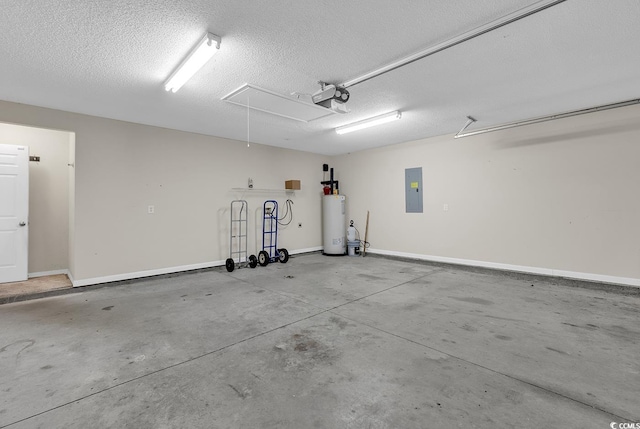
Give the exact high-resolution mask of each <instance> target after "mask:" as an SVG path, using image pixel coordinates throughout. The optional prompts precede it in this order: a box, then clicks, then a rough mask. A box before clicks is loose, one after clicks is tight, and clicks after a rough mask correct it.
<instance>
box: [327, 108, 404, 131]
mask: <svg viewBox="0 0 640 429" xmlns="http://www.w3.org/2000/svg"><path fill="white" fill-rule="evenodd" d="M400 118H402V112H400V111H398V110H396V111H395V112H389V113H385V114H384V115H380V116H374V117H373V118H369V119H365V120H364V121H359V122H354V123H353V124H349V125H343V126H341V127H338V128H336V133H338V134H346V133H350V132H352V131H358V130H363V129H365V128H369V127H375V126H376V125H381V124H386V123H387V122H392V121H395V120H398V119H400Z"/></svg>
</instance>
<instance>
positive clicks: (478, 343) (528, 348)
mask: <svg viewBox="0 0 640 429" xmlns="http://www.w3.org/2000/svg"><path fill="white" fill-rule="evenodd" d="M598 289H601V290H598ZM613 289H614V290H609V288H607V287H604V286H603V287H592V288H588V287H587V288H584V287H576V286H575V285H571V284H570V282H563V281H558V280H554V279H543V278H539V277H530V276H526V275H510V274H507V273H499V272H491V271H483V270H473V269H465V268H459V267H458V268H456V267H451V266H449V267H447V266H436V265H428V264H420V263H414V262H403V261H397V260H390V259H384V258H380V257H366V258H348V257H343V258H329V257H324V256H322V255H319V254H309V255H303V256H298V257H292V258H291V260H290V261H289V263H287V264H278V263H276V264H271V265H269V266H268V267H266V268H261V267H258V268H256V269H255V270H251V269H249V268H247V269H241V270H236V271H234V272H233V273H231V274H228V273H227V272H226V271H224V270H214V271H208V272H201V273H195V274H186V275H181V276H176V277H171V278H154V279H148V280H143V281H138V282H132V283H129V284H124V285H119V286H113V287H106V288H99V289H95V290H88V291H86V292H82V293H73V294H68V295H64V296H57V297H52V298H44V299H37V300H33V301H25V302H18V303H12V304H5V305H2V306H0V326H2V331H1V332H2V339H1V340H0V427H11V428H15V429H18V428H87V427H92V428H110V427H121V428H296V429H299V428H444V427H447V428H448V427H475V428H492V429H495V428H513V427H517V428H555V427H559V428H569V427H572V428H577V427H580V428H608V427H610V426H609V425H610V423H611V422H614V421H615V422H640V406H639V405H640V400H639V399H638V398H640V361H639V357H640V324H639V323H638V322H639V321H640V293H638V292H639V291H638V290H636V289H624V288H617V289H616V288H613Z"/></svg>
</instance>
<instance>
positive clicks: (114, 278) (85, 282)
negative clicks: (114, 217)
mask: <svg viewBox="0 0 640 429" xmlns="http://www.w3.org/2000/svg"><path fill="white" fill-rule="evenodd" d="M319 250H322V246H318V247H309V248H306V249H296V250H291V251H289V254H290V255H299V254H302V253H311V252H317V251H319ZM224 264H225V261H212V262H203V263H200V264H191V265H180V266H177V267H168V268H159V269H156V270H145V271H137V272H133V273H124V274H115V275H111V276H104V277H93V278H88V279H80V280H75V279H73V277H72V276H71V275H70V274H69V273H68V272H67V271H65V274H67V275H68V276H69V279H70V280H71V284H72V285H73V287H81V286H91V285H97V284H101V283H111V282H119V281H123V280H133V279H140V278H144V277H153V276H159V275H163V274H173V273H181V272H184V271H193V270H201V269H205V268H213V267H221V266H224Z"/></svg>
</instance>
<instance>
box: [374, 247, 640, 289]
mask: <svg viewBox="0 0 640 429" xmlns="http://www.w3.org/2000/svg"><path fill="white" fill-rule="evenodd" d="M367 253H375V254H378V255H386V256H397V257H401V258H410V259H418V260H421V261H432V262H444V263H447V264H456V265H467V266H471V267H482V268H492V269H495V270H504V271H515V272H520V273H529V274H540V275H544V276H552V277H564V278H569V279H576V280H587V281H593V282H599V283H611V284H618V285H625V286H636V287H640V279H634V278H629V277H616V276H607V275H602V274H593V273H581V272H576V271H564V270H554V269H552V268H540V267H527V266H524V265H511V264H501V263H496V262H486V261H476V260H472V259H458V258H449V257H445V256H433V255H421V254H418V253H406V252H395V251H392V250H381V249H367Z"/></svg>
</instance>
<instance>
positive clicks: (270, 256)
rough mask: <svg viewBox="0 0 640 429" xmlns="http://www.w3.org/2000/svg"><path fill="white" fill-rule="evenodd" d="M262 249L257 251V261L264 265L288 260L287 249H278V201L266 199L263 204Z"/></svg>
mask: <svg viewBox="0 0 640 429" xmlns="http://www.w3.org/2000/svg"><path fill="white" fill-rule="evenodd" d="M262 213H263V217H262V250H261V251H260V253H258V263H259V264H260V265H261V266H263V267H264V266H266V265H267V264H268V263H269V262H276V261H280V262H282V263H283V264H285V263H286V262H287V261H288V260H289V252H288V251H287V249H284V248H282V249H278V221H279V219H278V202H277V201H274V200H267V201H265V202H264V205H263V210H262Z"/></svg>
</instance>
